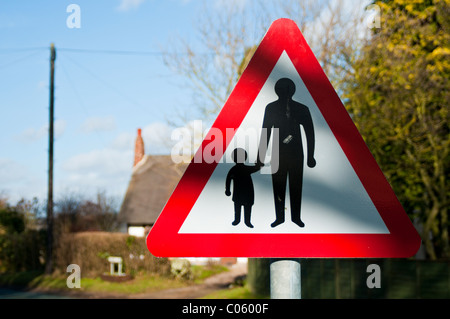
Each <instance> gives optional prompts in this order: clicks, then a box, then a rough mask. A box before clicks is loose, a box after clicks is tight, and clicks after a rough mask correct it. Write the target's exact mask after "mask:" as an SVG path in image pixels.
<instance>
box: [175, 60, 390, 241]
mask: <svg viewBox="0 0 450 319" xmlns="http://www.w3.org/2000/svg"><path fill="white" fill-rule="evenodd" d="M281 78H289V79H291V80H292V81H293V82H294V84H295V87H296V91H295V94H294V95H293V97H292V98H293V100H294V101H297V102H299V103H302V104H304V105H306V106H307V107H308V109H309V111H310V113H311V117H312V122H313V125H314V132H315V152H314V158H315V160H316V166H315V167H313V168H310V167H308V166H307V165H306V154H307V150H306V141H305V140H304V141H303V145H304V154H305V163H304V168H303V190H302V201H301V219H302V221H303V222H304V224H305V226H304V227H299V226H298V225H296V224H295V223H293V222H292V221H291V212H290V204H289V203H290V200H289V187H286V193H287V194H286V200H285V206H286V207H285V222H284V223H282V224H280V225H278V226H276V227H271V223H272V222H273V221H275V218H276V216H275V208H274V195H273V188H272V175H271V173H270V167H266V166H264V167H262V168H261V171H258V172H255V173H253V174H251V178H252V181H253V185H254V204H253V206H252V208H251V224H252V225H253V228H250V227H248V226H247V225H246V224H245V223H244V217H243V215H244V209H242V218H241V222H240V223H239V224H237V225H233V224H232V222H233V221H234V217H235V214H234V203H233V201H232V199H231V197H229V196H226V195H225V182H226V179H227V174H228V172H229V171H230V169H231V168H232V167H233V166H234V165H235V163H234V162H233V160H232V152H233V150H234V149H235V148H237V147H239V148H243V149H245V150H246V152H247V154H248V158H247V162H246V165H248V166H252V165H254V164H255V162H256V160H257V155H258V147H259V138H260V134H261V127H262V122H263V117H264V113H265V109H266V106H267V105H268V104H269V103H271V102H273V101H275V100H277V99H278V96H277V94H276V93H275V90H274V86H275V83H276V82H277V81H278V80H279V79H281ZM302 136H303V139H305V134H304V132H303V133H302ZM270 150H271V147H269V148H268V154H267V158H270V157H271V154H270ZM266 161H267V160H266ZM272 165H273V163H272ZM179 233H180V234H194V233H195V234H200V233H209V234H211V233H212V234H227V233H232V234H233V233H234V234H237V233H242V234H243V233H249V234H257V233H260V234H277V233H283V234H293V233H298V234H328V233H329V234H389V231H388V229H387V227H386V225H385V224H384V222H383V220H382V218H381V216H380V214H379V213H378V211H377V209H376V207H375V206H374V204H373V203H372V200H371V199H370V197H369V195H368V194H367V192H366V190H365V188H364V187H363V185H362V184H361V182H360V180H359V178H358V176H357V175H356V173H355V172H354V170H353V168H352V166H351V164H350V162H349V161H348V159H347V157H346V155H345V154H344V152H343V150H342V149H341V147H340V145H339V143H338V142H337V140H336V138H335V136H334V134H333V132H332V131H331V130H330V128H329V126H328V124H327V122H326V121H325V119H324V118H323V116H322V114H321V112H320V110H319V108H318V107H317V105H316V103H315V102H314V100H313V98H312V97H311V95H310V93H309V91H308V90H307V88H306V86H305V84H304V83H303V80H302V79H301V77H300V75H299V74H298V72H297V71H296V69H295V67H294V65H293V63H292V62H291V60H290V58H289V56H288V55H287V53H286V52H283V54H282V55H281V56H280V58H279V60H278V62H277V64H276V65H275V67H274V69H273V70H272V72H271V74H270V76H269V78H268V79H267V81H266V83H265V84H264V86H263V88H262V89H261V91H260V93H259V95H258V97H257V98H256V100H255V101H254V103H253V105H252V106H251V108H250V110H249V111H248V113H247V115H246V116H245V118H244V120H243V122H242V124H241V126H240V127H239V129H238V130H237V131H236V134H235V136H234V137H233V139H232V140H231V142H230V144H229V146H228V148H227V149H226V151H225V153H224V156H223V158H222V160H221V161H220V162H219V164H218V165H217V167H216V169H215V171H214V172H213V174H212V176H211V178H210V179H209V181H208V183H207V184H206V186H205V187H204V189H203V191H202V193H201V194H200V196H199V198H198V199H197V202H196V203H195V205H194V206H193V208H192V210H191V211H190V213H189V215H188V216H187V218H186V220H185V221H184V223H183V225H182V227H181V228H180V230H179Z"/></svg>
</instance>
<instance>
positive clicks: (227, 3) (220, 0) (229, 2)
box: [215, 0, 247, 10]
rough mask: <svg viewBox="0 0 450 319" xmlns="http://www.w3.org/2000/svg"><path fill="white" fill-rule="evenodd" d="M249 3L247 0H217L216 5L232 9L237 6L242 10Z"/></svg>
mask: <svg viewBox="0 0 450 319" xmlns="http://www.w3.org/2000/svg"><path fill="white" fill-rule="evenodd" d="M246 4H247V0H216V1H215V6H216V8H218V9H219V10H220V9H224V8H225V9H231V8H237V9H239V10H242V9H244V8H245V6H246Z"/></svg>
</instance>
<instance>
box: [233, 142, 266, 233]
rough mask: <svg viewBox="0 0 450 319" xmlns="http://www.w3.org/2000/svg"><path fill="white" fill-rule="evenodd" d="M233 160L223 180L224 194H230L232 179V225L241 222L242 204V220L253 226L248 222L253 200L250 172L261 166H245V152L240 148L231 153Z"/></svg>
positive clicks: (251, 226)
mask: <svg viewBox="0 0 450 319" xmlns="http://www.w3.org/2000/svg"><path fill="white" fill-rule="evenodd" d="M232 158H233V161H234V162H235V163H236V165H234V166H233V167H232V168H231V169H230V171H229V172H228V174H227V179H226V182H225V195H227V196H230V195H231V192H230V185H231V181H232V180H233V197H232V200H233V202H234V221H233V222H232V225H234V226H236V225H237V224H239V223H240V222H241V206H244V222H245V225H247V226H248V227H250V228H253V225H252V223H251V222H250V219H251V213H252V206H253V203H254V200H255V194H254V190H253V182H252V177H251V176H250V175H251V174H252V173H254V172H257V171H258V170H259V169H260V167H261V166H257V165H255V166H247V165H245V164H244V162H245V161H246V160H247V152H246V151H245V150H244V149H242V148H236V149H235V150H234V151H233V153H232Z"/></svg>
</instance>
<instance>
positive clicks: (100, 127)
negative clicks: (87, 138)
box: [81, 116, 116, 134]
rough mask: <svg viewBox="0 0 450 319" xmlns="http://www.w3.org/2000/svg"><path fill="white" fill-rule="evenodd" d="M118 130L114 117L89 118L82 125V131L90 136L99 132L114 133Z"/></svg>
mask: <svg viewBox="0 0 450 319" xmlns="http://www.w3.org/2000/svg"><path fill="white" fill-rule="evenodd" d="M115 129H116V121H115V119H114V117H112V116H106V117H89V118H87V119H86V120H85V121H84V123H83V124H82V125H81V131H82V132H83V133H86V134H89V133H92V132H99V131H113V130H115Z"/></svg>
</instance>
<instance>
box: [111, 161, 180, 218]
mask: <svg viewBox="0 0 450 319" xmlns="http://www.w3.org/2000/svg"><path fill="white" fill-rule="evenodd" d="M187 165H188V164H184V163H181V164H175V163H174V162H173V161H172V158H171V157H170V155H146V156H144V158H143V159H142V160H141V161H140V162H139V163H138V164H137V165H136V166H135V167H134V168H133V173H132V176H131V180H130V183H129V185H128V190H127V192H126V194H125V198H124V200H123V203H122V207H121V209H120V213H119V218H120V219H121V221H122V222H124V223H126V224H128V225H153V224H154V223H155V221H156V219H157V218H158V216H159V214H160V213H161V211H162V209H163V208H164V205H165V204H166V202H167V201H168V199H169V197H170V195H171V194H172V192H173V190H174V189H175V187H176V185H177V184H178V182H179V180H180V179H181V176H182V175H183V173H184V171H185V170H186V167H187Z"/></svg>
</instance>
